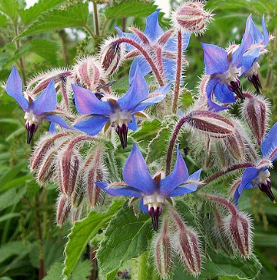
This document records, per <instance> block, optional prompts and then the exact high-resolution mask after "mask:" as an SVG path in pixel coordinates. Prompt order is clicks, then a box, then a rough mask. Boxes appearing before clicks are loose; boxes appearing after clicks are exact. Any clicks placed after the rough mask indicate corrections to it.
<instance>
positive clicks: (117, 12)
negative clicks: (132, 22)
mask: <svg viewBox="0 0 277 280" xmlns="http://www.w3.org/2000/svg"><path fill="white" fill-rule="evenodd" d="M156 8H157V6H156V5H154V4H153V3H145V2H139V1H136V0H131V1H124V2H121V3H119V4H117V5H114V6H113V7H111V8H108V9H106V11H105V16H106V18H107V19H112V18H120V19H121V18H126V17H131V16H136V17H143V16H144V17H146V16H149V15H150V14H151V13H153V12H154V11H155V10H156Z"/></svg>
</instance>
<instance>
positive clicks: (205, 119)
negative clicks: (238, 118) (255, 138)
mask: <svg viewBox="0 0 277 280" xmlns="http://www.w3.org/2000/svg"><path fill="white" fill-rule="evenodd" d="M187 123H188V124H189V125H190V126H191V128H193V129H196V130H198V131H201V132H203V133H205V134H206V135H208V136H210V137H214V138H224V137H226V136H228V135H229V134H232V133H233V132H234V125H233V124H232V122H231V121H230V120H228V119H227V118H225V117H223V116H221V115H219V114H217V113H214V112H209V111H193V112H191V113H190V114H189V116H188V120H187Z"/></svg>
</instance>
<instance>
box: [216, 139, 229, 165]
mask: <svg viewBox="0 0 277 280" xmlns="http://www.w3.org/2000/svg"><path fill="white" fill-rule="evenodd" d="M214 151H215V158H216V160H217V163H218V165H219V166H220V167H221V168H223V169H226V168H228V167H229V166H230V165H231V157H230V156H229V154H228V153H226V149H225V148H224V147H223V145H222V144H221V143H216V145H215V148H214Z"/></svg>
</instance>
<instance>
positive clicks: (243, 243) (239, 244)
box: [224, 212, 252, 258]
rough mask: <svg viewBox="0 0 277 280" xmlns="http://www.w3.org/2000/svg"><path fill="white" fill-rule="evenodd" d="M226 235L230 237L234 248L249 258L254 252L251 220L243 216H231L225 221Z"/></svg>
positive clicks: (239, 214)
mask: <svg viewBox="0 0 277 280" xmlns="http://www.w3.org/2000/svg"><path fill="white" fill-rule="evenodd" d="M224 230H225V234H226V235H227V236H228V237H229V239H230V241H231V243H232V245H233V248H234V249H235V250H236V251H239V253H240V254H241V255H242V256H243V257H245V258H247V257H249V256H250V254H251V252H252V244H251V223H250V221H249V218H248V217H247V216H246V215H244V214H242V213H238V212H237V213H236V214H230V215H229V216H227V217H226V218H225V219H224Z"/></svg>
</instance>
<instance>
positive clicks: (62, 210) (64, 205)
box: [56, 195, 71, 226]
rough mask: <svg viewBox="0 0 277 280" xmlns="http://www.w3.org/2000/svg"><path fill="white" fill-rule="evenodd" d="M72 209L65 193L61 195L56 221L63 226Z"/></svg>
mask: <svg viewBox="0 0 277 280" xmlns="http://www.w3.org/2000/svg"><path fill="white" fill-rule="evenodd" d="M70 211H71V206H70V203H69V202H68V200H67V198H66V196H65V195H61V196H60V197H59V199H58V203H57V213H56V222H57V225H58V226H62V225H63V224H64V222H65V220H66V219H67V217H68V215H69V213H70Z"/></svg>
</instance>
